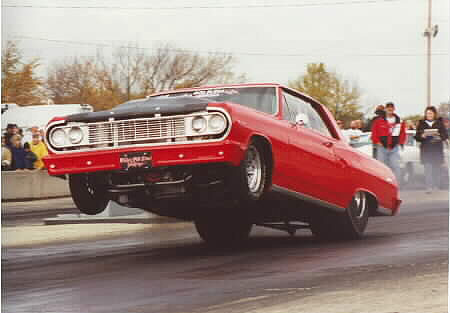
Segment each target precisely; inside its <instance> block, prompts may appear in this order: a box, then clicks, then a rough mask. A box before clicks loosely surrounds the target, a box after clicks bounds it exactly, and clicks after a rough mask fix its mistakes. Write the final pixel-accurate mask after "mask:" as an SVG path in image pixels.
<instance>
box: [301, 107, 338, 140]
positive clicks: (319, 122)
mask: <svg viewBox="0 0 450 313" xmlns="http://www.w3.org/2000/svg"><path fill="white" fill-rule="evenodd" d="M307 115H308V118H309V121H310V123H311V128H312V129H314V130H316V131H318V132H320V133H321V134H322V135H325V136H328V137H333V136H332V135H331V133H330V130H329V129H328V127H327V124H325V121H324V120H323V119H322V117H321V116H320V114H319V112H317V111H316V109H315V108H314V107H313V106H312V105H311V104H310V103H308V112H307Z"/></svg>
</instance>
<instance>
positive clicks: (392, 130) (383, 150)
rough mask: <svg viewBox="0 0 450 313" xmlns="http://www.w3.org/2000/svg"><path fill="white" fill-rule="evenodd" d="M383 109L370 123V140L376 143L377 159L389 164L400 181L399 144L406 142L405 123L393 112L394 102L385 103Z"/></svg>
mask: <svg viewBox="0 0 450 313" xmlns="http://www.w3.org/2000/svg"><path fill="white" fill-rule="evenodd" d="M385 111H386V115H385V116H384V117H383V118H378V119H377V120H376V121H375V123H374V124H373V125H372V142H373V143H374V144H375V145H377V160H379V161H381V162H383V163H385V164H386V165H387V166H389V167H390V168H391V169H392V171H393V172H394V174H395V177H397V181H400V146H401V147H402V148H403V145H404V144H405V142H406V125H405V123H404V122H402V120H401V119H400V117H399V116H398V115H397V114H395V113H394V112H395V105H394V103H392V102H388V103H386V106H385Z"/></svg>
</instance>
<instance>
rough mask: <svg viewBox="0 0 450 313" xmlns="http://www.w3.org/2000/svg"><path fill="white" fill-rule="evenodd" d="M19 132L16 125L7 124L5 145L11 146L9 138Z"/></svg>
mask: <svg viewBox="0 0 450 313" xmlns="http://www.w3.org/2000/svg"><path fill="white" fill-rule="evenodd" d="M18 132H19V128H18V127H17V125H16V124H8V125H7V126H6V133H5V139H6V145H7V146H11V145H12V143H11V137H12V136H14V135H15V134H17V133H18Z"/></svg>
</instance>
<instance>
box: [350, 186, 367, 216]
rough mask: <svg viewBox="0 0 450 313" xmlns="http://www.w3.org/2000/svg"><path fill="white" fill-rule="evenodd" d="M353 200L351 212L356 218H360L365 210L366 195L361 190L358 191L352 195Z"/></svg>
mask: <svg viewBox="0 0 450 313" xmlns="http://www.w3.org/2000/svg"><path fill="white" fill-rule="evenodd" d="M353 200H354V201H355V206H354V208H353V212H354V213H355V217H356V218H358V219H359V218H362V217H363V216H364V213H365V212H366V210H367V197H366V193H365V192H362V191H358V192H357V193H356V194H355V196H354V197H353Z"/></svg>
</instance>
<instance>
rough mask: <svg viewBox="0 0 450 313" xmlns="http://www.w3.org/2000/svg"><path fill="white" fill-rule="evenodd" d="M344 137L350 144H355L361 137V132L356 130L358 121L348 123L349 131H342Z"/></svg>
mask: <svg viewBox="0 0 450 313" xmlns="http://www.w3.org/2000/svg"><path fill="white" fill-rule="evenodd" d="M344 135H345V136H346V137H347V139H348V142H349V143H350V144H353V143H357V142H358V140H359V137H361V135H362V131H361V130H359V129H358V121H357V120H355V121H352V122H351V123H350V129H346V130H345V131H344Z"/></svg>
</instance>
